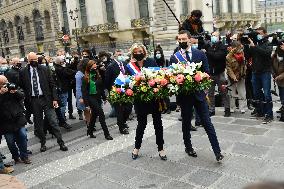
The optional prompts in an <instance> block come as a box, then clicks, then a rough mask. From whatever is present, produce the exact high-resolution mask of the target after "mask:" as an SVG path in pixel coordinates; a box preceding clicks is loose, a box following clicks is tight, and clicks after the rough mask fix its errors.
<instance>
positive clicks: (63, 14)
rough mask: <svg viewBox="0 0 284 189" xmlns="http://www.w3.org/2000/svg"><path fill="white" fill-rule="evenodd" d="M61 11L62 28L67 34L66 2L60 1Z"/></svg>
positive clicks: (64, 0)
mask: <svg viewBox="0 0 284 189" xmlns="http://www.w3.org/2000/svg"><path fill="white" fill-rule="evenodd" d="M61 11H62V17H63V27H64V31H65V32H66V33H69V22H68V11H67V6H66V0H62V1H61Z"/></svg>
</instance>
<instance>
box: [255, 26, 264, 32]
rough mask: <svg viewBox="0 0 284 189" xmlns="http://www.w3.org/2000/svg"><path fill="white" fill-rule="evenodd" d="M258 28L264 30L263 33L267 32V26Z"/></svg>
mask: <svg viewBox="0 0 284 189" xmlns="http://www.w3.org/2000/svg"><path fill="white" fill-rule="evenodd" d="M256 30H261V31H263V33H267V30H266V29H265V27H259V28H257V29H256Z"/></svg>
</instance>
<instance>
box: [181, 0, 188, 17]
mask: <svg viewBox="0 0 284 189" xmlns="http://www.w3.org/2000/svg"><path fill="white" fill-rule="evenodd" d="M181 14H182V15H186V16H187V15H188V1H187V0H181Z"/></svg>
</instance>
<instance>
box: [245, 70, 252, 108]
mask: <svg viewBox="0 0 284 189" xmlns="http://www.w3.org/2000/svg"><path fill="white" fill-rule="evenodd" d="M251 79H252V71H251V69H247V72H246V79H245V86H246V99H248V100H247V104H254V103H253V101H252V100H254V96H253V86H252V82H251Z"/></svg>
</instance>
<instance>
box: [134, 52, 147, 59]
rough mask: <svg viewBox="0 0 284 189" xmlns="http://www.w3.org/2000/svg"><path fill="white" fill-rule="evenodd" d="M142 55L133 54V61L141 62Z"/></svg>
mask: <svg viewBox="0 0 284 189" xmlns="http://www.w3.org/2000/svg"><path fill="white" fill-rule="evenodd" d="M144 57H145V56H144V54H143V53H142V54H133V58H135V60H137V61H141V60H143V59H144Z"/></svg>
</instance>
